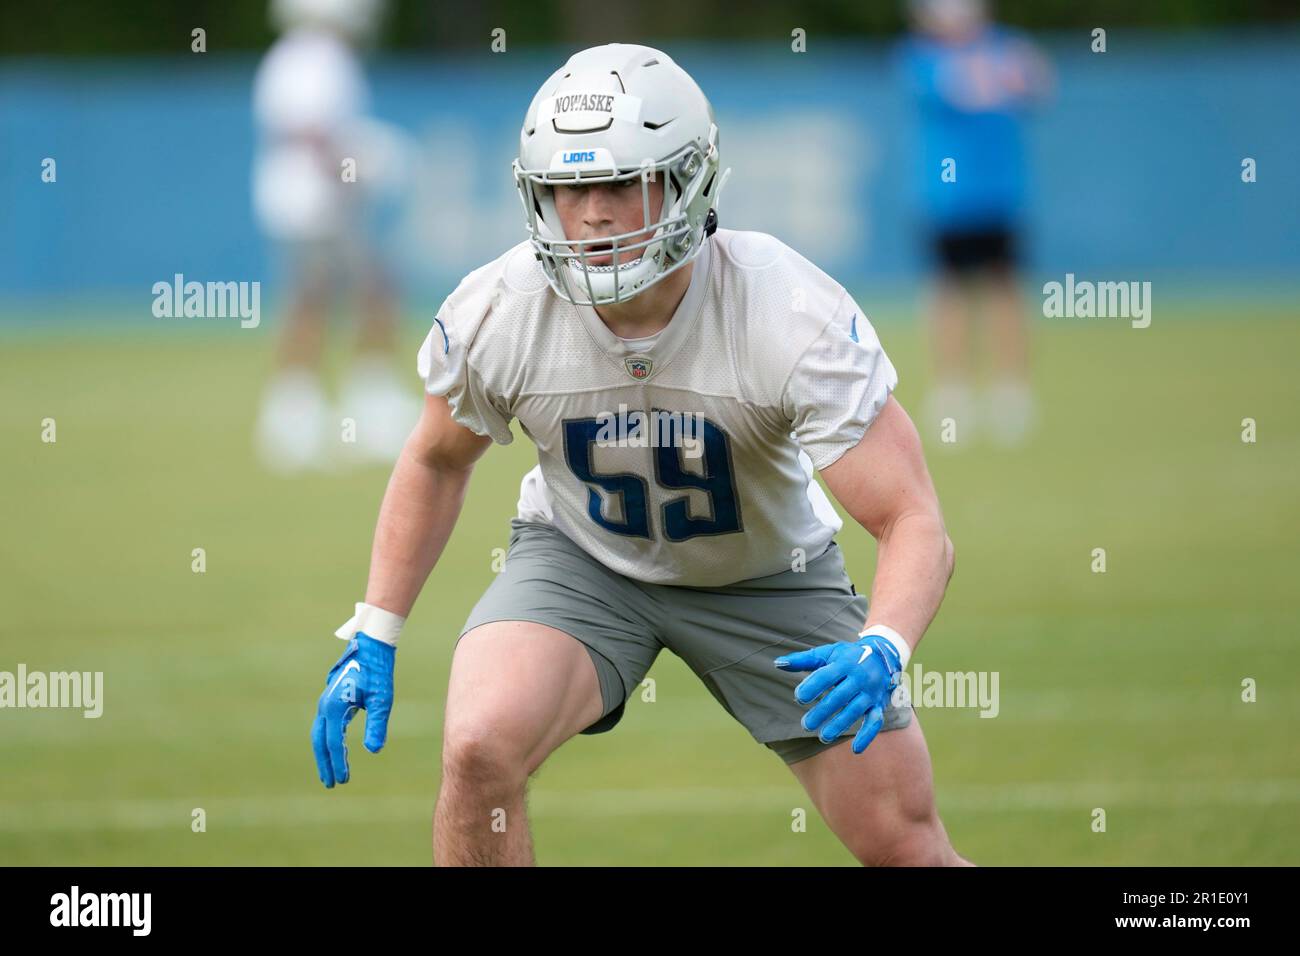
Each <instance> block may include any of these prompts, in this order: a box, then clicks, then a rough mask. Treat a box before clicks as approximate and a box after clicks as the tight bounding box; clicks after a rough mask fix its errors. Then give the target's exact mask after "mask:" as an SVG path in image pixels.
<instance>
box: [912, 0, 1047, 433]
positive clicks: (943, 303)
mask: <svg viewBox="0 0 1300 956" xmlns="http://www.w3.org/2000/svg"><path fill="white" fill-rule="evenodd" d="M907 7H908V11H909V13H910V15H911V19H912V22H913V24H914V25H915V32H914V33H913V35H912V36H910V37H909V38H908V40H907V41H906V42H905V43H904V44H903V46H902V49H901V53H902V56H901V61H902V65H903V67H904V72H905V74H906V77H907V83H908V86H909V89H910V91H911V93H912V95H913V97H914V99H915V102H916V105H917V107H918V109H919V112H920V133H921V143H922V153H923V155H922V158H921V163H920V164H919V165H918V168H919V169H921V170H922V171H923V179H922V181H921V182H922V189H921V199H922V207H923V217H924V220H925V231H926V232H927V233H928V234H929V236H930V252H931V257H932V259H933V261H934V266H935V274H934V279H933V282H932V295H931V296H930V301H929V303H928V308H927V311H928V313H929V315H928V319H929V325H930V333H931V334H930V338H931V343H932V345H931V352H932V355H933V365H934V373H935V385H934V387H933V389H932V390H931V392H930V394H929V395H928V396H927V398H926V401H925V404H924V414H923V416H922V419H921V421H922V428H923V430H928V431H929V432H930V433H932V434H933V433H936V432H937V433H940V434H942V433H943V431H944V428H945V424H946V423H948V422H951V425H952V426H953V427H954V431H953V433H952V434H951V435H948V436H945V438H946V441H945V445H946V447H949V448H952V447H958V448H960V447H966V445H967V444H968V439H970V438H972V437H973V436H974V435H975V434H976V433H977V432H984V433H986V434H987V435H988V436H989V437H990V438H992V439H993V440H994V441H995V442H997V443H999V444H1002V445H1006V446H1014V445H1017V444H1020V443H1021V442H1023V441H1025V440H1026V439H1027V438H1028V437H1029V435H1030V433H1031V432H1032V430H1033V427H1034V423H1035V419H1036V417H1037V413H1036V410H1035V402H1034V398H1033V393H1032V392H1031V390H1030V386H1029V324H1028V309H1027V308H1026V305H1025V302H1024V296H1023V295H1022V293H1021V290H1020V279H1019V275H1018V272H1019V258H1020V246H1021V244H1022V238H1021V233H1022V223H1023V220H1024V217H1025V196H1026V180H1027V175H1026V174H1027V165H1028V159H1027V156H1026V151H1025V146H1024V125H1025V118H1026V115H1027V114H1028V112H1029V111H1030V109H1031V108H1032V107H1034V106H1035V105H1036V104H1038V103H1039V102H1041V101H1042V100H1043V99H1044V98H1045V97H1046V96H1047V95H1048V92H1049V90H1050V87H1051V82H1052V81H1051V69H1050V67H1049V66H1048V64H1047V61H1046V60H1045V59H1044V58H1043V56H1042V54H1041V53H1039V52H1038V50H1037V49H1036V48H1035V47H1034V46H1033V45H1032V44H1030V42H1029V41H1028V39H1027V38H1025V37H1024V36H1022V35H1020V34H1018V33H1016V32H1014V31H1010V30H1005V29H1003V28H1002V27H999V26H997V25H996V24H994V23H993V22H992V21H991V20H990V19H989V14H988V10H987V4H986V3H985V2H984V0H908V3H907ZM981 308H982V310H983V312H984V313H985V318H986V325H987V331H988V336H989V341H990V352H991V357H992V360H993V366H994V367H993V368H992V369H991V370H990V377H991V381H990V382H989V384H988V386H987V389H986V390H985V392H984V393H983V394H981V395H977V394H976V392H975V377H976V372H977V371H978V369H977V362H976V360H975V355H976V352H975V348H974V342H973V339H974V336H975V333H976V331H977V323H976V321H975V319H976V316H977V315H978V314H979V312H980V311H981Z"/></svg>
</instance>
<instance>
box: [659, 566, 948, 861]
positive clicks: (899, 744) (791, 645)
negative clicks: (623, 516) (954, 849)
mask: <svg viewBox="0 0 1300 956" xmlns="http://www.w3.org/2000/svg"><path fill="white" fill-rule="evenodd" d="M667 590H673V591H674V594H673V595H672V597H671V598H665V600H671V601H672V602H673V604H672V606H673V608H674V615H673V622H672V624H671V625H670V626H668V627H667V628H666V630H665V634H664V644H665V645H666V646H667V647H668V648H669V649H670V650H672V651H673V652H674V653H676V654H677V655H678V656H680V657H681V658H682V659H683V660H684V661H685V662H686V663H687V665H688V666H689V667H690V668H691V670H693V671H694V672H695V673H696V674H697V675H698V676H699V677H700V679H701V680H702V681H703V682H704V685H705V686H706V687H707V688H708V689H709V691H710V692H711V693H712V694H713V696H714V697H715V698H717V700H718V701H719V702H720V703H721V704H722V705H723V707H725V708H726V710H727V712H728V713H730V714H731V715H732V716H733V717H734V718H735V719H736V720H737V721H739V722H740V723H741V724H742V725H743V726H744V727H745V728H746V729H747V730H748V731H749V732H750V734H751V735H752V736H753V737H754V739H755V740H757V741H759V742H760V743H763V744H766V745H767V747H768V748H769V749H771V750H772V751H774V752H775V753H776V754H777V755H778V756H779V757H781V759H782V760H784V761H785V763H786V764H787V765H788V766H790V767H791V769H792V770H793V771H794V772H795V776H796V777H798V778H799V779H800V781H801V782H802V783H804V786H805V787H806V788H807V789H808V792H809V794H810V795H811V796H812V799H813V803H814V805H815V806H816V807H817V809H818V810H819V811H820V812H821V813H822V815H823V816H824V817H825V818H826V821H827V825H828V826H830V827H831V829H832V830H833V831H834V832H835V833H836V835H837V836H839V837H840V839H841V840H843V841H844V843H845V845H846V846H847V847H848V848H849V850H850V851H851V852H853V853H854V855H855V856H857V858H858V859H859V860H862V861H863V862H871V863H874V862H882V861H888V862H895V863H901V862H917V861H923V860H924V861H932V862H960V860H959V858H956V857H955V855H954V854H951V853H950V850H951V848H950V847H948V844H947V836H946V834H944V832H943V827H942V824H940V823H939V821H938V817H937V816H936V815H935V812H934V794H933V784H932V781H931V775H930V758H929V754H928V753H927V751H926V748H925V739H924V737H923V736H922V735H921V731H920V727H919V726H918V724H917V722H916V720H915V719H914V717H915V715H914V713H913V710H912V708H911V705H910V704H909V703H907V702H905V701H899V702H894V701H891V702H890V704H889V706H887V707H886V708H885V714H884V718H885V719H884V725H883V727H882V728H881V731H880V733H879V734H877V736H876V739H875V741H873V742H872V744H871V746H870V747H868V748H867V749H866V751H865V752H863V753H862V754H854V753H853V750H852V748H851V747H846V746H844V744H845V742H847V741H851V740H852V739H853V736H854V733H855V732H856V731H857V729H858V726H860V722H859V725H858V726H854V727H852V728H850V729H849V730H848V731H847V732H846V733H845V734H844V735H843V736H841V737H840V738H839V740H837V741H836V742H834V743H830V744H824V743H822V742H821V740H820V739H818V736H817V734H816V733H814V732H812V731H808V730H805V729H804V728H803V723H802V721H803V717H804V715H805V714H806V713H807V711H808V707H809V705H804V704H800V703H798V702H797V701H796V700H795V698H794V692H795V688H796V687H797V686H798V685H799V684H800V683H801V682H802V681H803V680H804V679H805V678H807V677H808V675H807V674H806V673H800V672H790V671H784V670H779V669H777V668H776V667H775V666H774V664H773V661H775V660H776V658H777V657H780V656H781V655H783V654H789V653H791V652H794V651H803V650H808V649H810V648H813V647H817V646H819V645H822V644H827V643H830V642H831V641H853V640H856V638H857V635H858V632H859V631H861V629H862V625H863V623H864V622H865V621H866V617H867V599H866V597H865V596H863V595H861V594H858V593H856V591H855V590H854V588H853V585H852V582H851V581H850V580H849V577H848V574H847V571H846V570H845V566H844V555H843V552H842V551H840V548H839V546H838V545H837V544H836V543H835V542H833V541H832V542H831V543H830V544H829V545H828V546H827V548H826V550H825V551H824V552H823V553H822V554H821V555H820V556H818V557H817V558H815V559H813V560H811V561H809V562H808V563H807V565H806V567H804V568H803V569H802V570H789V571H784V572H781V573H778V574H771V575H767V576H764V577H760V578H754V579H752V580H748V581H739V582H737V583H735V584H732V585H729V586H727V587H722V588H711V589H700V588H693V589H667ZM855 787H857V788H858V791H859V792H860V793H865V794H870V798H869V799H862V800H858V801H857V802H855V801H854V796H853V792H854V789H853V788H855Z"/></svg>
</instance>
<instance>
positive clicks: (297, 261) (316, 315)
mask: <svg viewBox="0 0 1300 956" xmlns="http://www.w3.org/2000/svg"><path fill="white" fill-rule="evenodd" d="M282 254H283V255H284V256H286V257H288V258H290V259H291V260H292V268H291V272H292V277H293V278H292V288H291V291H290V293H289V305H288V310H287V312H286V314H285V317H284V323H283V326H282V328H281V331H280V338H279V343H278V345H277V352H276V370H275V373H274V376H273V377H272V379H271V381H270V382H269V383H268V384H267V386H266V390H265V392H264V393H263V396H262V403H261V409H260V411H259V413H258V421H257V430H256V441H257V447H258V452H259V454H260V456H261V459H262V462H263V463H264V464H265V465H266V466H267V467H268V468H270V469H272V470H273V471H277V472H281V473H286V474H288V473H293V472H297V471H301V470H303V469H309V468H315V467H317V466H319V465H320V464H322V463H323V461H324V457H325V449H326V444H325V443H326V435H327V429H328V419H329V407H328V403H327V402H326V398H325V392H324V390H323V388H322V387H321V381H320V365H321V353H322V350H323V348H324V341H325V328H326V325H327V320H328V317H329V306H330V301H331V298H332V294H333V287H332V283H331V281H330V270H329V261H330V246H329V244H328V243H327V242H325V241H323V240H322V241H317V240H302V241H299V242H294V243H287V244H284V246H283V248H282Z"/></svg>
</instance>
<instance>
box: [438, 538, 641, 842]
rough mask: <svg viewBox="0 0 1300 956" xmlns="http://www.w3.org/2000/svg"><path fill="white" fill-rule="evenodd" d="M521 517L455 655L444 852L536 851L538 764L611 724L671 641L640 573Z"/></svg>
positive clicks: (441, 829) (441, 823)
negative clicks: (530, 804)
mask: <svg viewBox="0 0 1300 956" xmlns="http://www.w3.org/2000/svg"><path fill="white" fill-rule="evenodd" d="M511 529H512V530H511V536H510V547H509V550H508V551H507V553H506V561H505V567H504V569H503V570H502V571H501V573H500V574H499V575H497V577H496V579H495V580H494V581H493V582H492V584H491V586H490V587H489V588H488V589H487V591H486V592H485V593H484V595H483V597H482V598H481V599H480V600H479V602H478V604H477V605H476V606H475V608H474V610H473V611H472V612H471V613H470V616H469V620H468V621H467V622H466V624H465V628H464V630H463V631H462V636H461V638H460V640H459V641H458V643H457V647H456V652H455V656H454V657H453V660H452V674H451V686H450V688H449V690H448V695H447V714H446V721H445V725H444V729H443V756H442V770H443V782H442V788H441V792H440V794H439V798H438V807H437V811H436V814H435V819H434V861H435V862H436V863H441V864H507V865H511V864H514V865H519V864H528V863H531V862H532V839H531V836H530V834H529V831H528V821H527V817H526V811H525V803H524V801H525V788H526V784H527V781H528V776H529V774H531V773H533V772H534V771H536V770H537V768H538V767H540V766H541V764H542V762H543V761H544V760H545V759H546V758H547V757H548V756H549V755H550V754H551V753H552V752H553V751H554V750H555V749H556V748H557V747H559V746H560V745H561V744H562V743H564V741H566V740H568V739H569V738H571V737H572V736H574V735H575V734H578V733H585V734H596V733H604V732H606V731H608V730H611V729H612V728H613V727H614V725H615V724H617V723H618V721H619V719H620V718H621V717H622V715H623V705H624V703H625V701H626V700H627V697H628V695H629V694H630V693H631V691H632V689H634V688H635V687H637V686H638V685H639V684H640V682H641V680H642V679H643V678H644V677H645V674H646V672H647V671H648V670H649V669H650V665H651V664H652V663H653V662H654V659H655V657H656V655H657V654H658V653H659V649H660V646H661V645H660V644H659V640H658V638H657V637H656V636H655V624H654V618H655V615H656V612H657V610H658V609H657V608H656V607H655V605H654V604H653V602H652V601H651V600H650V599H649V598H648V597H647V596H646V595H645V594H643V593H642V592H641V591H639V590H638V589H637V588H636V587H635V586H634V585H633V584H632V583H631V582H629V581H628V580H627V579H625V578H622V577H620V576H619V575H617V574H615V573H614V572H613V571H610V570H609V569H608V568H606V567H604V566H603V565H601V564H600V563H599V562H597V561H596V560H595V559H594V558H592V557H591V556H590V555H588V554H586V552H584V551H582V549H581V548H579V547H578V546H577V545H575V544H574V543H573V542H572V541H570V540H569V539H568V538H567V537H565V536H564V534H562V533H561V532H560V531H558V530H556V529H555V528H554V527H552V526H550V525H549V524H542V523H532V522H521V521H517V520H516V521H512V522H511Z"/></svg>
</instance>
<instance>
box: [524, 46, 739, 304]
mask: <svg viewBox="0 0 1300 956" xmlns="http://www.w3.org/2000/svg"><path fill="white" fill-rule="evenodd" d="M727 172H730V170H727ZM514 174H515V185H516V186H518V188H519V197H520V200H521V201H522V202H523V204H524V215H525V217H526V219H527V226H528V231H529V233H530V235H531V237H532V244H533V248H534V249H535V250H536V252H537V258H538V259H539V260H541V263H542V268H543V269H544V271H545V273H546V278H547V279H548V280H549V281H550V283H551V288H553V289H554V290H555V292H556V294H557V295H559V296H560V297H561V298H563V299H566V300H568V301H569V302H573V303H575V304H578V305H592V306H596V305H606V304H609V303H613V302H621V301H624V300H625V299H627V298H629V297H630V296H633V295H636V294H637V293H638V292H642V291H644V290H645V289H647V288H649V287H650V286H651V285H653V284H654V283H656V282H658V281H659V280H660V279H662V278H664V276H666V275H669V274H670V273H672V272H674V271H676V270H677V269H680V268H681V267H682V266H684V265H686V264H687V263H688V262H690V261H691V260H692V259H694V258H695V256H696V255H698V254H699V251H700V247H701V246H702V245H703V243H704V240H705V238H706V237H707V236H709V235H711V234H712V233H713V231H714V230H715V229H716V228H717V222H718V219H717V211H716V206H717V201H718V193H719V192H721V190H722V184H723V182H724V181H725V179H726V172H724V173H721V174H719V168H718V127H717V125H716V124H715V123H714V122H713V108H712V107H711V106H710V105H709V101H708V100H707V99H706V98H705V96H704V93H703V92H702V91H701V90H700V88H699V86H698V85H697V84H696V83H695V81H694V80H693V79H691V77H690V76H689V75H688V74H687V73H686V71H685V70H683V69H682V68H681V67H679V66H678V65H677V64H676V63H674V62H673V61H672V59H670V58H669V57H668V56H667V55H666V54H664V53H661V52H660V51H658V50H654V49H651V48H650V47H645V46H635V45H632V44H624V43H610V44H607V45H605V46H598V47H592V48H591V49H588V50H583V51H582V52H581V53H575V54H574V55H573V56H572V57H570V58H569V62H568V63H566V64H565V65H564V66H562V67H561V68H560V69H558V70H556V71H555V73H553V74H552V75H551V77H550V78H549V79H548V80H547V81H546V82H545V83H543V84H542V87H541V89H539V90H538V91H537V95H536V96H534V97H533V102H532V104H531V105H530V106H529V107H528V114H527V115H526V116H525V117H524V125H523V129H522V130H521V131H520V134H519V158H518V159H516V160H515V162H514ZM659 177H662V181H663V185H664V194H663V205H662V207H661V208H660V211H659V215H658V217H657V218H655V219H653V220H652V219H651V215H650V183H652V182H655V181H656V180H657V179H658V178H659ZM635 179H640V182H641V208H642V212H643V216H644V223H643V225H642V227H641V228H638V229H634V230H632V231H630V232H625V233H621V234H619V235H615V236H600V237H597V238H593V239H583V240H578V239H569V238H567V237H566V236H565V235H564V230H563V227H562V226H561V224H560V220H559V216H558V215H556V211H555V203H554V199H553V192H552V190H553V188H554V186H556V185H568V186H572V185H574V184H576V183H617V182H627V181H630V180H635ZM629 188H631V187H629ZM651 230H653V235H652V236H651V237H650V238H649V239H641V240H638V238H637V237H639V236H641V235H642V234H643V233H646V232H650V231H651ZM597 247H599V248H597ZM621 252H630V253H635V254H636V255H635V258H634V259H633V260H632V261H629V262H624V263H622V264H620V263H619V258H620V255H619V254H620V253H621ZM604 255H609V256H611V260H612V261H611V264H610V265H607V266H597V265H592V264H591V263H590V262H589V261H588V260H589V258H590V257H593V256H604Z"/></svg>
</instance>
